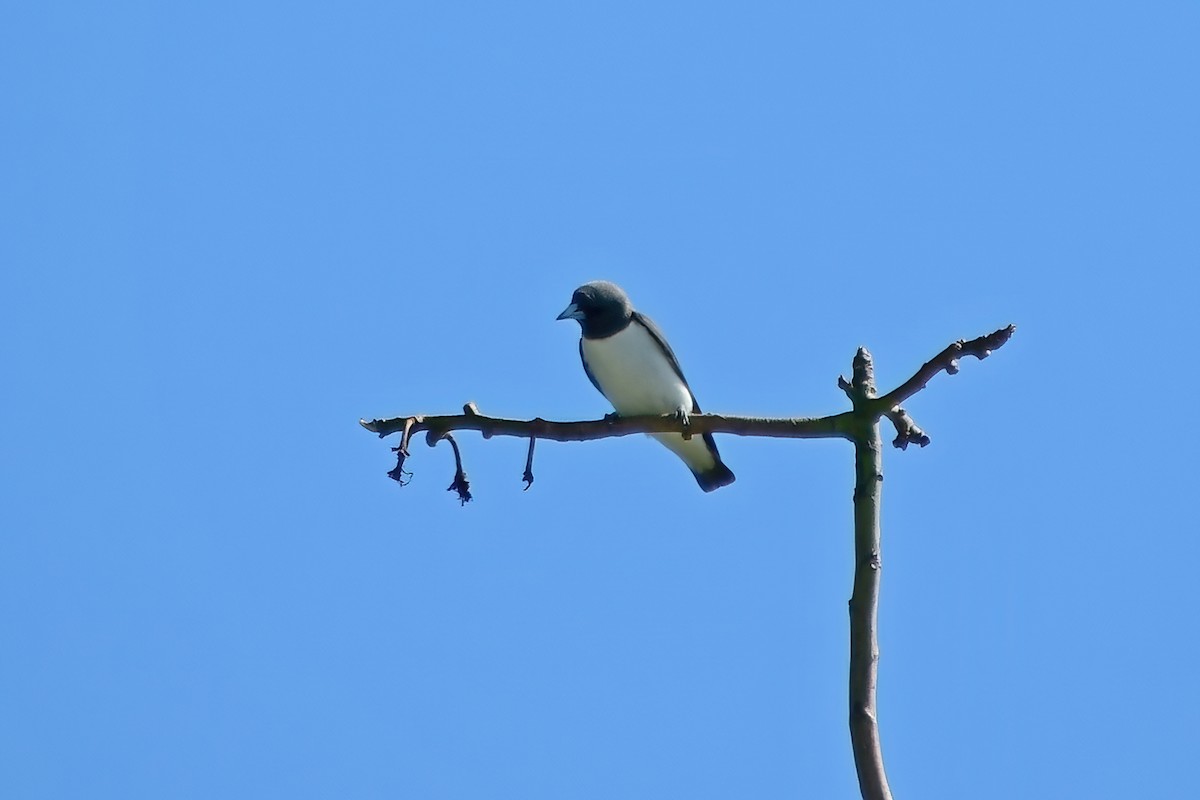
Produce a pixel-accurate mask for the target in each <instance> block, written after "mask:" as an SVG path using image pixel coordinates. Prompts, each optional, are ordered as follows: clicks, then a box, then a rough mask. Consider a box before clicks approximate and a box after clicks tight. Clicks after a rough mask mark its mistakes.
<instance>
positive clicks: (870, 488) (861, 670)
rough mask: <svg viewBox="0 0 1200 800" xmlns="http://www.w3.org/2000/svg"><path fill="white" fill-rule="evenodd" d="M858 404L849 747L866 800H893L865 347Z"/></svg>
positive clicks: (874, 425)
mask: <svg viewBox="0 0 1200 800" xmlns="http://www.w3.org/2000/svg"><path fill="white" fill-rule="evenodd" d="M842 388H843V389H844V390H845V391H846V394H847V395H848V396H849V397H850V401H851V402H852V403H853V404H854V408H855V414H856V416H858V422H859V425H860V427H859V429H858V431H857V435H856V436H855V437H854V476H855V477H854V591H853V594H851V596H850V744H851V747H853V748H854V766H855V768H856V769H857V770H858V788H859V791H860V792H861V793H862V796H863V800H891V798H892V790H891V789H890V788H889V787H888V780H887V773H886V772H885V771H884V768H883V748H882V746H881V745H880V741H879V718H878V714H877V711H876V707H875V690H876V684H877V682H878V675H879V633H878V622H879V578H880V571H881V569H882V567H883V562H882V560H881V558H880V537H879V500H880V493H881V490H882V488H883V486H882V484H883V466H882V463H881V461H882V457H883V438H882V437H881V436H880V434H879V417H878V416H877V415H876V414H875V413H874V412H873V411H872V409H871V406H872V401H873V400H874V398H875V370H874V365H873V363H872V361H871V354H870V353H869V352H868V351H867V349H866V348H865V347H860V348H859V349H858V354H857V355H856V356H855V357H854V377H853V379H852V380H851V382H850V384H849V385H844V386H843V387H842Z"/></svg>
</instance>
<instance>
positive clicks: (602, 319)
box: [558, 281, 633, 338]
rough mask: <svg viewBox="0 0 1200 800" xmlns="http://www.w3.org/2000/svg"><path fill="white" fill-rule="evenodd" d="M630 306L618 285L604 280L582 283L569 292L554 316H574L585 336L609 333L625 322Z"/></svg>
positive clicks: (619, 328) (565, 317)
mask: <svg viewBox="0 0 1200 800" xmlns="http://www.w3.org/2000/svg"><path fill="white" fill-rule="evenodd" d="M632 316H633V306H631V305H630V304H629V296H628V295H626V294H625V292H624V291H622V289H621V287H620V286H617V285H616V284H615V283H610V282H608V281H592V282H591V283H585V284H584V285H583V286H580V287H579V288H578V289H576V290H575V293H574V294H572V295H571V304H570V305H568V306H567V307H566V308H564V309H563V312H562V313H561V314H559V315H558V319H573V320H578V322H579V327H580V328H582V329H583V335H584V336H587V337H589V338H604V337H605V336H611V335H613V334H614V333H616V332H617V331H620V330H621V329H623V328H624V327H625V326H626V325H628V324H629V319H630V317H632Z"/></svg>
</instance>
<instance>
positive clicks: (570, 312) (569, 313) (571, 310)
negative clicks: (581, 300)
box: [555, 303, 583, 319]
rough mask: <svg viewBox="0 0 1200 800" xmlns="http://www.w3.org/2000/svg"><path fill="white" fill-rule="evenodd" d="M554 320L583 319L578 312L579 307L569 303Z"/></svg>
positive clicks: (581, 314) (580, 312)
mask: <svg viewBox="0 0 1200 800" xmlns="http://www.w3.org/2000/svg"><path fill="white" fill-rule="evenodd" d="M555 319H583V312H582V311H580V310H579V306H577V305H575V304H574V303H571V305H569V306H567V307H566V308H564V309H563V312H562V313H561V314H559V315H558V316H557V317H555Z"/></svg>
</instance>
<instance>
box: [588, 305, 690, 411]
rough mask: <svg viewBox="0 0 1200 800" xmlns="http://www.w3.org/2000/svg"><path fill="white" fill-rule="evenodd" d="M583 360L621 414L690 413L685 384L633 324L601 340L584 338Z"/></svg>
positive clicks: (656, 346)
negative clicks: (683, 410)
mask: <svg viewBox="0 0 1200 800" xmlns="http://www.w3.org/2000/svg"><path fill="white" fill-rule="evenodd" d="M583 357H584V359H585V360H586V361H587V366H588V369H590V370H591V371H592V375H593V376H595V378H596V382H597V383H599V384H600V390H601V391H602V392H603V393H604V396H605V397H607V398H608V400H609V402H610V403H612V404H613V408H614V409H616V410H617V412H619V413H621V414H626V415H632V414H669V413H671V412H673V411H676V410H678V409H680V408H683V409H685V410H686V411H689V412H690V411H691V410H692V397H691V393H690V392H689V391H688V388H687V385H686V384H684V382H683V381H682V380H680V378H679V375H677V374H676V372H675V370H674V369H673V368H672V367H671V361H670V359H669V358H667V355H666V353H664V352H663V350H662V347H660V346H659V344H658V342H657V341H656V340H655V338H654V337H653V336H651V335H650V332H649V331H647V330H646V328H645V327H643V326H642V325H641V324H639V323H637V322H631V323H630V324H629V326H628V327H627V328H625V330H623V331H620V332H619V333H614V334H613V335H612V336H609V337H606V338H604V339H587V338H585V339H584V340H583Z"/></svg>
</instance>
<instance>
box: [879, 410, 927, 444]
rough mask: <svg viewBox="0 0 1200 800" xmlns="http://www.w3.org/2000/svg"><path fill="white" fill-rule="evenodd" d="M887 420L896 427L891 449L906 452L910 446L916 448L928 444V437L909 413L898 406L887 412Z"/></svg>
mask: <svg viewBox="0 0 1200 800" xmlns="http://www.w3.org/2000/svg"><path fill="white" fill-rule="evenodd" d="M887 418H888V419H890V420H891V421H892V424H893V425H895V426H896V438H895V439H893V440H892V446H893V447H898V448H900V449H901V450H907V449H908V446H909V445H910V444H915V445H917V446H918V447H924V446H925V445H927V444H929V435H928V434H927V433H925V431H923V430H921V428H920V427H919V426H918V425H917V423H916V422H914V421H913V418H912V417H911V416H909V413H908V412H907V411H905V410H904V409H903V408H901V407H900V406H896V407H895V408H893V409H892V410H891V411H889V412H887Z"/></svg>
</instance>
